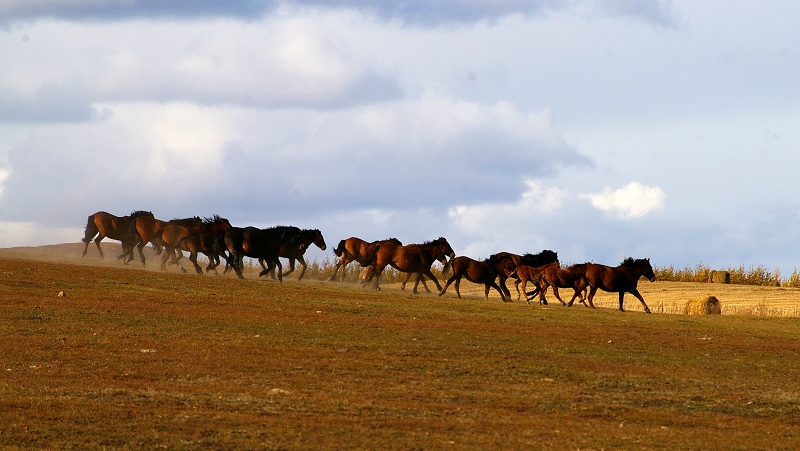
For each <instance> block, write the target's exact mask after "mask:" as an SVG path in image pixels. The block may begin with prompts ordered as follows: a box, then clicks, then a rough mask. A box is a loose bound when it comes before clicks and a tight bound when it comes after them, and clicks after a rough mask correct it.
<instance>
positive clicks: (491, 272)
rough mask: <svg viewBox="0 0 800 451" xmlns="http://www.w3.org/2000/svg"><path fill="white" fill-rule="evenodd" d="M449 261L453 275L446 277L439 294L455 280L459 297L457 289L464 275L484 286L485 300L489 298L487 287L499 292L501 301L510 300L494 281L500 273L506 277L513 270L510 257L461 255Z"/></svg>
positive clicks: (457, 289)
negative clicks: (474, 258) (479, 257)
mask: <svg viewBox="0 0 800 451" xmlns="http://www.w3.org/2000/svg"><path fill="white" fill-rule="evenodd" d="M450 263H451V265H452V267H453V275H452V276H450V278H449V279H447V283H445V284H444V288H442V290H441V292H440V293H439V296H441V295H443V294H444V293H445V292H446V291H447V287H449V286H450V284H451V283H453V282H455V287H456V296H458V298H459V299H461V292H460V291H459V288H460V286H461V278H462V277H466V278H467V280H469V281H470V282H472V283H482V284H484V285H485V286H486V291H485V292H484V296H485V299H486V300H487V301H488V300H489V288H494V289H495V290H497V292H498V293H500V298H501V299H502V300H503V302H511V298H508V297H506V295H505V293H503V290H501V289H500V286H499V285H497V283H495V281H494V280H495V279H497V276H499V275H500V274H503V275H505V276H506V277H508V276H510V275H511V274H512V273H513V272H514V269H515V266H514V262H513V260H512V259H511V258H510V257H508V256H506V257H497V256H491V257H489V258H487V259H485V260H483V261H477V260H473V259H471V258H469V257H464V256H461V257H456V258H454V259H453V261H451V262H450Z"/></svg>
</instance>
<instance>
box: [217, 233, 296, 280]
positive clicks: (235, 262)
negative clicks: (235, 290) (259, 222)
mask: <svg viewBox="0 0 800 451" xmlns="http://www.w3.org/2000/svg"><path fill="white" fill-rule="evenodd" d="M299 241H300V235H299V234H298V233H296V232H295V230H294V229H292V228H291V227H271V228H268V229H259V228H256V227H244V228H239V227H231V228H230V229H229V230H227V231H225V247H226V248H227V250H228V252H229V253H230V256H229V257H228V265H229V266H232V267H233V270H234V271H235V272H236V275H237V276H238V277H239V278H240V279H244V275H242V267H243V260H244V257H250V258H257V259H259V260H261V259H263V260H264V261H266V263H267V267H266V269H264V270H263V271H261V272H260V273H259V274H258V277H261V276H263V275H265V274H269V272H270V270H271V269H272V268H273V267H275V266H277V268H278V269H277V274H278V280H279V281H280V282H283V272H282V271H283V267H282V266H281V262H280V258H278V256H279V254H280V249H281V247H283V246H284V245H287V244H290V245H293V244H296V243H298V242H299ZM262 264H263V263H262ZM226 271H227V269H226Z"/></svg>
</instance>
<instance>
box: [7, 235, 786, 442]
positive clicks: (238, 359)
mask: <svg viewBox="0 0 800 451" xmlns="http://www.w3.org/2000/svg"><path fill="white" fill-rule="evenodd" d="M75 249H78V247H76V246H73V245H69V246H57V247H46V248H37V249H15V250H0V312H1V313H0V315H2V318H1V319H0V335H1V337H0V338H1V340H0V350H1V351H0V356H1V357H0V358H2V360H1V361H0V374H1V376H0V445H2V446H3V447H4V448H8V449H15V448H29V447H39V448H77V449H100V448H105V449H130V448H150V449H152V448H168V449H196V448H211V449H310V448H312V449H319V448H328V449H497V448H501V447H502V448H504V449H508V448H511V449H515V448H516V449H519V448H525V449H530V448H534V449H675V448H681V449H701V448H705V449H708V448H711V449H796V448H797V447H798V446H800V380H798V377H797V375H798V374H800V358H799V357H800V318H798V317H797V316H798V315H797V311H798V306H800V289H790V288H776V287H748V286H722V285H708V284H689V283H664V282H655V283H650V282H647V281H645V280H642V281H641V282H640V284H639V286H640V289H641V291H642V293H643V295H644V297H645V299H646V300H647V302H648V305H649V306H650V308H651V309H652V310H653V311H654V312H655V313H654V314H652V315H646V314H644V313H642V312H641V307H640V305H639V303H638V301H636V300H635V299H627V298H626V308H627V309H628V310H629V311H628V312H625V313H623V312H619V311H617V310H616V295H609V294H603V295H602V296H601V297H600V299H599V300H598V301H597V302H596V304H597V305H598V306H600V308H598V309H596V310H590V309H586V308H583V307H572V308H566V307H562V306H561V305H560V304H559V305H556V304H555V303H554V302H551V304H550V305H548V306H540V305H536V304H530V305H529V304H526V303H524V302H519V301H516V302H513V303H501V302H500V301H499V297H498V296H497V295H496V294H494V295H493V297H492V298H491V300H490V301H488V302H487V301H484V300H483V299H482V297H483V296H482V288H479V287H474V286H473V287H469V290H464V289H462V294H463V295H465V298H464V299H461V300H459V299H456V298H455V294H454V292H453V291H452V288H451V289H450V291H449V292H448V294H446V295H445V296H443V297H436V296H435V295H433V294H422V295H419V296H414V295H411V294H410V293H404V292H400V291H399V289H398V288H397V286H395V285H387V286H385V290H384V291H382V292H379V293H376V292H373V291H370V290H366V289H361V288H359V287H358V286H357V285H354V284H342V283H334V282H323V281H306V280H303V281H302V282H297V281H296V280H294V279H292V278H288V279H286V280H285V282H284V283H283V284H278V283H275V282H272V281H268V280H263V279H262V280H255V279H254V277H255V276H254V275H252V274H251V275H249V279H248V280H244V281H242V280H238V279H235V278H232V277H214V276H197V275H184V274H180V273H178V272H176V271H174V270H173V271H171V272H170V273H168V274H164V273H159V272H157V271H152V270H142V269H140V265H131V266H130V267H123V266H122V265H121V264H118V263H117V262H114V261H113V257H111V256H113V255H116V254H115V253H114V252H113V251H111V252H107V255H108V257H107V259H106V260H105V261H101V260H99V258H97V257H96V253H91V254H90V256H87V257H86V258H84V259H79V258H78V256H79V255H80V251H79V250H78V251H76V252H73V251H74V250H75ZM92 251H94V249H90V252H92ZM109 257H110V258H109ZM155 267H156V266H155V265H152V268H155ZM464 285H465V286H464V287H462V288H467V286H466V285H467V284H464ZM512 291H513V287H512ZM59 293H63V294H64V296H62V297H59ZM708 294H711V295H715V296H717V297H718V298H719V299H720V301H721V302H722V305H723V315H721V316H686V315H681V314H678V313H680V312H681V311H682V308H683V303H684V302H685V300H686V299H689V298H692V297H698V296H704V295H708ZM550 298H551V300H552V301H555V299H554V298H553V297H552V295H551V296H550ZM556 302H557V301H556ZM659 312H660V313H659Z"/></svg>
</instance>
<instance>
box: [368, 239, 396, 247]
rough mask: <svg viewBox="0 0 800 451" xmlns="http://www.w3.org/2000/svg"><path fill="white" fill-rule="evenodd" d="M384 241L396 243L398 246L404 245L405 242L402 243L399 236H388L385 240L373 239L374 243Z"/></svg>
mask: <svg viewBox="0 0 800 451" xmlns="http://www.w3.org/2000/svg"><path fill="white" fill-rule="evenodd" d="M383 242H389V243H394V244H396V245H398V246H402V245H403V243H401V242H400V240H398V239H397V238H387V239H385V240H378V241H373V242H372V244H375V243H383Z"/></svg>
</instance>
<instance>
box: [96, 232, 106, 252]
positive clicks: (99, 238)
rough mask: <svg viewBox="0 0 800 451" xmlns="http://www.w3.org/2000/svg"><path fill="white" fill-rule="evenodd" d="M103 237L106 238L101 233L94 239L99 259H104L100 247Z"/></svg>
mask: <svg viewBox="0 0 800 451" xmlns="http://www.w3.org/2000/svg"><path fill="white" fill-rule="evenodd" d="M105 237H106V236H105V235H103V234H102V233H101V234H99V235H97V238H95V239H94V245H95V246H97V252H99V253H100V258H105V256H104V255H103V248H102V247H100V241H102V240H103V238H105Z"/></svg>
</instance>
